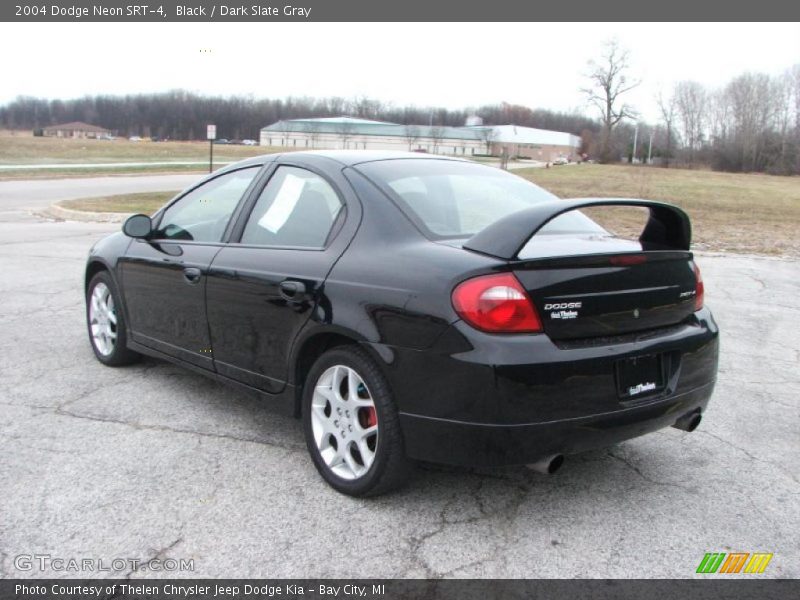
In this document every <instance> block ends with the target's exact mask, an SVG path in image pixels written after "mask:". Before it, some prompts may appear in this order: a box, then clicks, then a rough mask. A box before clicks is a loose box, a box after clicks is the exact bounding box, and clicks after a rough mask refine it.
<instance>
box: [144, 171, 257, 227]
mask: <svg viewBox="0 0 800 600" xmlns="http://www.w3.org/2000/svg"><path fill="white" fill-rule="evenodd" d="M260 168H261V167H248V168H246V169H239V170H238V171H233V172H232V173H226V174H225V175H220V176H219V177H215V178H214V179H212V180H211V181H209V182H207V183H204V184H203V185H201V186H200V187H198V188H195V189H194V190H192V191H191V192H189V193H188V194H186V195H185V196H184V197H183V198H181V199H180V200H178V201H177V202H176V203H175V204H173V205H172V206H170V207H169V208H168V209H167V210H166V211H165V212H164V215H163V217H162V218H161V222H160V223H159V226H158V231H156V234H155V236H154V237H155V238H156V239H175V240H191V241H196V242H219V241H220V240H221V239H222V234H223V233H224V232H225V227H227V225H228V221H229V220H230V218H231V214H233V210H234V209H235V208H236V205H237V204H238V203H239V200H240V199H241V197H242V195H243V194H244V192H245V190H246V189H247V186H248V185H250V182H251V181H252V180H253V177H255V176H256V174H257V173H258V171H259V169H260Z"/></svg>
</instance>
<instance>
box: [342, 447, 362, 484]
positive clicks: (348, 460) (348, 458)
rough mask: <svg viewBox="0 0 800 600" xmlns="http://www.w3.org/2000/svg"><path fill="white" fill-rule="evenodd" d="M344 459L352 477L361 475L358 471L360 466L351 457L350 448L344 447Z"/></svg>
mask: <svg viewBox="0 0 800 600" xmlns="http://www.w3.org/2000/svg"><path fill="white" fill-rule="evenodd" d="M344 461H345V462H346V463H347V466H348V468H349V469H350V471H352V473H353V477H358V476H359V475H361V473H360V471H361V469H362V467H361V465H360V464H358V463H357V462H356V459H355V458H353V453H352V452H351V451H350V448H345V450H344Z"/></svg>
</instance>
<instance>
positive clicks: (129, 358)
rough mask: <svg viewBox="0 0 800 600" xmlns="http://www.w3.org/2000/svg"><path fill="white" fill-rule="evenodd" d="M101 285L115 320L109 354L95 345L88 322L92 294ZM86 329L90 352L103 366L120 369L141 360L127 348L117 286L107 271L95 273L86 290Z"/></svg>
mask: <svg viewBox="0 0 800 600" xmlns="http://www.w3.org/2000/svg"><path fill="white" fill-rule="evenodd" d="M101 283H102V284H104V285H105V286H106V287H107V288H108V290H109V292H110V294H111V296H112V298H113V299H114V315H115V316H116V319H117V322H116V325H115V327H114V329H115V333H116V336H117V337H116V340H115V342H114V346H113V350H111V352H110V353H108V354H104V353H103V352H101V351H100V349H98V347H97V345H96V343H95V340H94V338H93V336H92V324H91V321H90V311H89V305H90V303H91V299H92V294H93V293H94V291H95V288H96V287H97V286H98V284H101ZM86 329H87V331H88V333H89V343H90V344H91V346H92V351H93V352H94V355H95V356H96V357H97V360H99V361H100V362H101V363H103V364H104V365H107V366H109V367H121V366H123V365H130V364H133V363H135V362H137V361H138V360H140V359H141V358H142V355H141V354H139V353H138V352H134V351H133V350H131V349H129V348H128V337H127V328H126V323H125V311H124V310H122V300H121V299H120V295H119V292H118V291H117V286H116V285H114V280H113V279H112V277H111V275H110V274H109V273H108V271H100V272H99V273H97V274H96V275H95V276H94V277H92V279H91V281H90V282H89V285H88V287H87V288H86Z"/></svg>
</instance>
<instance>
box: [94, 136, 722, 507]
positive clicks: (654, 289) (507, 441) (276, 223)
mask: <svg viewBox="0 0 800 600" xmlns="http://www.w3.org/2000/svg"><path fill="white" fill-rule="evenodd" d="M607 206H625V207H639V209H640V210H641V209H645V212H647V213H648V215H649V216H648V218H647V219H646V223H645V224H644V225H643V227H642V231H641V234H640V235H639V236H638V238H637V237H636V236H633V238H634V239H627V238H624V237H620V236H616V235H614V234H612V233H611V232H609V231H608V230H606V229H604V228H603V227H601V226H599V225H598V224H597V223H596V222H595V221H593V220H591V219H590V218H589V217H588V216H587V215H586V214H584V212H582V211H581V210H580V209H586V208H590V207H591V208H592V209H593V210H594V211H597V210H598V208H596V207H600V209H599V210H608V209H605V208H604V207H607ZM628 210H635V209H634V208H630V209H628ZM593 214H596V213H593ZM690 239H691V229H690V224H689V219H688V217H687V215H686V214H685V213H684V212H683V211H681V210H680V209H679V208H676V207H674V206H671V205H668V204H662V203H658V202H651V201H646V200H627V199H577V200H575V199H573V200H560V199H558V198H556V197H555V196H553V195H551V194H549V193H548V192H546V191H544V190H542V189H541V188H539V187H537V186H536V185H534V184H532V183H529V182H528V181H525V180H523V179H521V178H519V177H517V176H515V175H511V174H509V173H506V172H504V171H501V170H499V169H495V168H493V167H488V166H482V165H479V164H475V163H473V162H469V161H464V160H456V159H447V158H442V157H438V156H424V155H420V154H413V153H408V154H405V153H377V152H368V151H362V152H352V151H351V152H348V151H338V152H336V151H331V152H298V153H291V154H281V155H268V156H261V157H256V158H251V159H248V160H245V161H242V162H239V163H236V164H234V165H230V166H228V167H226V168H224V169H221V170H219V171H217V172H215V173H214V174H212V175H210V176H208V177H207V178H206V179H204V180H203V181H201V182H200V183H198V184H197V185H195V186H194V187H192V188H190V189H188V190H187V191H185V192H183V193H181V194H180V195H178V196H177V197H176V198H175V199H174V200H172V201H171V202H169V203H168V204H167V205H166V206H165V207H164V208H162V209H161V210H159V211H158V212H157V213H156V214H155V215H154V216H152V217H148V216H146V215H134V216H132V217H130V218H129V219H128V220H127V221H126V222H125V224H124V226H123V232H120V233H117V234H113V235H110V236H109V237H107V238H105V239H103V240H101V241H100V242H98V243H97V244H96V245H95V246H94V247H93V248H92V250H91V252H90V255H89V260H88V264H87V268H86V317H87V323H88V328H89V335H90V339H91V343H92V347H93V349H94V353H95V355H96V356H97V358H98V360H100V361H101V362H102V363H104V364H106V365H110V366H118V365H124V364H128V363H131V362H133V361H135V360H136V359H137V358H139V357H140V356H141V355H142V354H146V355H150V356H155V357H158V358H162V359H166V360H170V361H173V362H176V363H180V364H181V365H185V366H186V367H189V368H191V369H194V370H195V371H198V372H200V373H204V374H206V375H209V376H211V377H214V378H216V379H218V380H221V381H225V382H230V383H233V384H237V385H239V386H243V387H244V388H247V389H250V390H255V391H257V392H259V393H261V394H263V395H264V396H265V397H266V398H268V399H269V401H270V402H272V403H273V404H275V405H278V406H279V407H281V408H285V409H286V410H287V411H290V412H291V413H293V414H295V415H296V416H298V417H299V418H301V419H302V420H303V425H304V430H305V438H306V442H307V445H308V450H309V452H310V454H311V458H312V459H313V461H314V464H315V466H316V468H317V469H318V470H319V472H320V474H321V475H322V477H323V478H324V479H325V480H326V481H327V482H328V483H329V484H330V485H331V486H333V487H334V488H335V489H337V490H339V491H341V492H343V493H346V494H351V495H354V496H361V495H370V494H373V495H374V494H379V493H382V492H385V491H387V490H389V489H392V488H394V487H396V486H398V485H399V484H401V483H402V482H403V481H404V479H405V478H406V476H407V475H408V473H409V468H410V465H411V464H412V462H413V461H414V460H424V461H428V462H438V463H445V464H451V465H465V466H493V465H497V466H500V465H521V464H527V465H531V466H533V467H534V468H537V469H539V470H542V471H548V472H552V471H554V470H555V469H557V468H558V467H559V465H560V464H561V461H562V460H563V456H564V455H567V454H573V453H577V452H581V451H583V450H587V449H592V448H598V447H604V446H609V445H612V444H615V443H617V442H620V441H622V440H626V439H630V438H633V437H636V436H640V435H642V434H645V433H648V432H652V431H655V430H657V429H660V428H663V427H667V426H674V427H678V428H679V429H683V430H686V431H691V430H692V429H694V428H695V427H697V425H698V423H699V422H700V418H701V415H702V413H703V411H704V410H705V408H706V405H707V403H708V400H709V397H710V396H711V393H712V391H713V388H714V382H715V379H716V373H717V353H718V330H717V326H716V324H715V322H714V319H713V317H712V316H711V313H710V312H709V310H708V308H706V307H704V305H703V280H702V278H701V276H700V270H699V269H698V266H697V264H696V263H695V260H694V257H693V255H692V253H691V252H690V251H689V243H690Z"/></svg>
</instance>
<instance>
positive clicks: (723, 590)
mask: <svg viewBox="0 0 800 600" xmlns="http://www.w3.org/2000/svg"><path fill="white" fill-rule="evenodd" d="M798 597H800V580H797V579H760V578H759V579H750V580H745V579H743V578H736V579H723V578H713V579H679V580H669V579H655V580H642V579H572V580H563V579H559V580H552V579H546V580H535V579H499V580H492V579H447V580H426V579H361V580H359V579H329V580H325V579H305V580H304V579H297V580H290V579H272V580H270V579H228V580H226V579H172V580H166V579H160V580H159V579H134V580H117V579H38V580H37V579H16V580H15V579H6V580H3V581H0V598H2V599H3V600H5V599H7V598H13V599H15V600H189V599H192V600H240V599H241V600H270V599H273V598H281V599H300V598H302V599H309V600H310V599H323V598H324V599H326V600H333V599H347V600H351V599H352V600H355V599H359V598H362V599H364V600H378V599H380V600H384V599H395V598H402V599H407V598H408V599H416V598H420V599H422V598H425V599H428V598H443V599H465V600H469V599H473V598H474V599H475V600H485V599H493V598H498V599H500V598H502V599H504V600H514V599H517V598H519V599H522V598H525V599H526V600H527V599H538V598H541V599H549V598H567V599H569V600H584V599H586V600H595V599H596V600H606V599H607V600H617V599H631V600H633V599H637V600H639V599H649V598H652V599H654V600H667V599H671V598H680V599H692V598H701V599H705V598H708V599H717V598H723V599H725V600H739V599H742V600H744V599H748V600H749V599H756V598H757V599H759V600H770V599H773V598H774V599H775V600H784V599H786V598H798Z"/></svg>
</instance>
